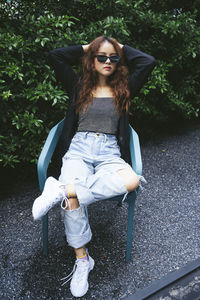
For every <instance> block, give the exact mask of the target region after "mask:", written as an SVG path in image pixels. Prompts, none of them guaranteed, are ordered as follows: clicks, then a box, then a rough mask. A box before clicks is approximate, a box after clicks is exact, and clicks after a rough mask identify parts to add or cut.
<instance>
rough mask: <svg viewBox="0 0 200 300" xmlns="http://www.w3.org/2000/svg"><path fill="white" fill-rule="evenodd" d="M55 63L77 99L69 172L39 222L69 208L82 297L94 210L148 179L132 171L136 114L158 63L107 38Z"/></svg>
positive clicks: (58, 52)
mask: <svg viewBox="0 0 200 300" xmlns="http://www.w3.org/2000/svg"><path fill="white" fill-rule="evenodd" d="M80 59H82V67H83V73H82V75H80V76H79V75H77V74H76V73H75V72H74V71H73V69H72V65H74V64H77V63H79V62H80ZM49 60H50V64H51V65H52V66H53V68H54V70H55V75H56V79H57V80H58V81H60V82H61V83H62V85H63V88H65V89H66V90H67V92H68V95H69V104H68V109H67V114H66V118H65V123H64V127H63V131H62V135H61V142H60V157H62V168H61V174H60V177H59V179H58V180H56V179H54V178H53V177H49V178H48V179H47V181H46V183H45V187H44V190H43V192H42V194H41V196H39V197H38V198H37V199H36V200H35V201H34V204H33V209H32V212H33V217H34V219H35V220H37V219H39V218H41V217H42V216H44V215H45V214H46V213H47V212H48V210H49V209H50V208H52V207H53V206H54V205H55V204H57V203H61V207H62V209H63V211H64V224H65V231H66V237H67V241H68V244H69V245H70V246H72V247H73V248H74V250H75V254H76V262H75V265H74V269H73V271H72V273H71V274H72V275H71V274H70V276H71V277H70V278H69V279H68V280H70V279H71V278H72V280H71V284H70V290H71V293H72V294H73V295H74V296H75V297H81V296H83V295H84V294H85V293H86V292H87V290H88V274H89V272H90V271H91V270H92V269H93V267H94V260H93V259H92V258H91V257H90V256H89V254H88V251H87V249H86V244H87V243H88V242H89V241H90V240H91V237H92V233H91V229H90V225H89V222H88V214H87V206H88V205H89V204H90V203H93V202H95V201H99V200H103V199H108V198H111V197H113V196H116V195H123V194H124V195H125V196H126V195H127V193H128V192H130V191H133V190H134V189H136V188H137V186H138V185H139V179H140V178H139V176H138V175H137V174H136V173H135V172H134V171H133V169H132V168H131V166H130V152H129V129H128V124H129V122H128V110H129V105H130V99H132V98H133V97H134V96H135V95H136V93H137V92H138V91H139V89H140V88H141V87H142V86H143V84H144V83H145V80H146V79H147V77H148V75H149V74H150V72H151V71H152V69H153V67H154V65H155V59H154V58H153V57H152V56H149V55H147V54H145V53H143V52H141V51H139V50H136V49H134V48H131V47H130V46H128V45H122V44H120V43H118V42H117V41H116V40H115V39H113V38H110V37H106V36H100V37H98V38H96V39H95V40H93V41H92V42H91V43H90V44H89V45H84V46H81V45H78V46H69V47H64V48H59V49H54V50H52V51H50V53H49ZM128 68H129V69H128ZM131 68H132V69H133V71H132V73H131V72H129V71H130V69H131ZM65 279H67V277H66V278H65ZM68 280H67V281H68Z"/></svg>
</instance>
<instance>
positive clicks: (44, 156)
mask: <svg viewBox="0 0 200 300" xmlns="http://www.w3.org/2000/svg"><path fill="white" fill-rule="evenodd" d="M63 124H64V119H63V120H62V121H60V122H59V123H58V124H57V125H55V126H54V127H53V128H52V129H51V130H50V132H49V134H48V137H47V139H46V142H45V144H44V147H43V149H42V151H41V154H40V156H39V159H38V165H37V169H38V180H39V186H40V190H41V191H43V188H44V184H45V181H46V178H47V169H48V166H49V163H50V160H51V158H52V155H53V153H54V150H55V147H56V145H57V143H58V140H59V138H60V135H61V132H62V128H63ZM129 130H130V152H131V162H132V168H133V170H134V171H135V172H136V173H137V174H138V175H142V159H141V151H140V144H139V139H138V135H137V133H136V132H135V130H133V128H132V127H131V126H130V125H129ZM138 190H139V188H137V189H136V190H135V191H133V192H131V193H129V194H128V196H127V197H126V200H125V201H126V202H128V228H127V244H126V261H127V262H128V261H129V260H130V258H131V248H132V236H133V218H134V207H135V200H136V197H137V193H138ZM122 198H123V196H117V197H114V198H110V199H109V200H112V201H113V200H114V201H118V202H119V205H120V203H121V201H122ZM42 235H43V253H44V255H47V254H48V214H47V215H45V216H44V217H43V218H42Z"/></svg>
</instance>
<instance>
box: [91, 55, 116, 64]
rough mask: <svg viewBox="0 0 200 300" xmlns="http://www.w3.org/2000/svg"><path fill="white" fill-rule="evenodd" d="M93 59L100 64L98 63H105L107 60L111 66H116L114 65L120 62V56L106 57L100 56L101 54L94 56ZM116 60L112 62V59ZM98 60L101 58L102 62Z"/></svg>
mask: <svg viewBox="0 0 200 300" xmlns="http://www.w3.org/2000/svg"><path fill="white" fill-rule="evenodd" d="M95 57H96V58H97V60H98V62H100V63H102V64H103V63H105V62H106V61H107V59H108V58H109V60H110V62H111V63H112V64H116V63H118V62H119V61H120V56H119V55H111V56H106V55H102V54H97V55H95ZM113 57H114V58H115V59H116V58H117V61H112V58H113ZM99 58H103V60H102V61H101V59H100V60H99Z"/></svg>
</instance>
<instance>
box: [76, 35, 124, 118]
mask: <svg viewBox="0 0 200 300" xmlns="http://www.w3.org/2000/svg"><path fill="white" fill-rule="evenodd" d="M105 41H108V42H109V43H111V44H112V45H113V47H114V48H115V51H116V53H117V55H119V56H120V61H119V62H118V63H117V66H116V70H115V71H114V73H113V74H111V75H110V76H109V77H108V78H107V83H108V85H109V86H110V87H111V89H112V92H113V96H114V99H115V104H116V107H117V110H118V112H119V113H120V114H121V113H122V111H124V110H126V111H128V109H129V102H130V100H129V96H130V93H129V89H128V74H129V73H128V68H127V67H126V65H125V61H124V57H123V52H122V49H121V48H120V46H119V45H118V42H117V41H116V40H115V39H114V38H110V37H107V36H100V37H97V38H96V39H95V40H93V41H92V42H91V44H90V46H89V48H88V50H87V52H86V53H85V55H84V56H83V59H82V67H83V76H82V77H81V78H80V82H81V89H80V92H79V96H78V99H77V101H76V112H80V111H81V110H85V109H86V108H87V107H88V105H89V104H90V103H91V101H92V98H93V95H92V91H93V90H94V89H95V88H96V87H97V86H98V73H97V71H96V69H95V66H94V56H95V55H96V53H97V52H98V49H99V47H100V45H101V44H102V43H103V42H105Z"/></svg>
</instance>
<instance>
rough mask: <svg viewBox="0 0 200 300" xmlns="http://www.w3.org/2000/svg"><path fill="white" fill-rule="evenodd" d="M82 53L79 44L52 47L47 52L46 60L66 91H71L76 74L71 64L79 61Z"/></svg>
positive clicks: (76, 77)
mask: <svg viewBox="0 0 200 300" xmlns="http://www.w3.org/2000/svg"><path fill="white" fill-rule="evenodd" d="M83 55H84V50H83V47H82V46H81V45H77V46H68V47H63V48H57V49H53V50H51V51H50V52H49V54H48V62H49V64H50V65H51V66H52V67H53V69H54V71H55V76H56V79H57V80H58V81H60V82H61V84H62V86H63V88H64V89H66V90H67V92H68V93H71V92H72V89H73V87H74V85H75V84H76V82H77V79H78V76H77V74H76V73H75V72H74V71H73V69H72V66H73V65H76V64H78V63H79V62H80V58H81V57H82V56H83Z"/></svg>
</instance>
